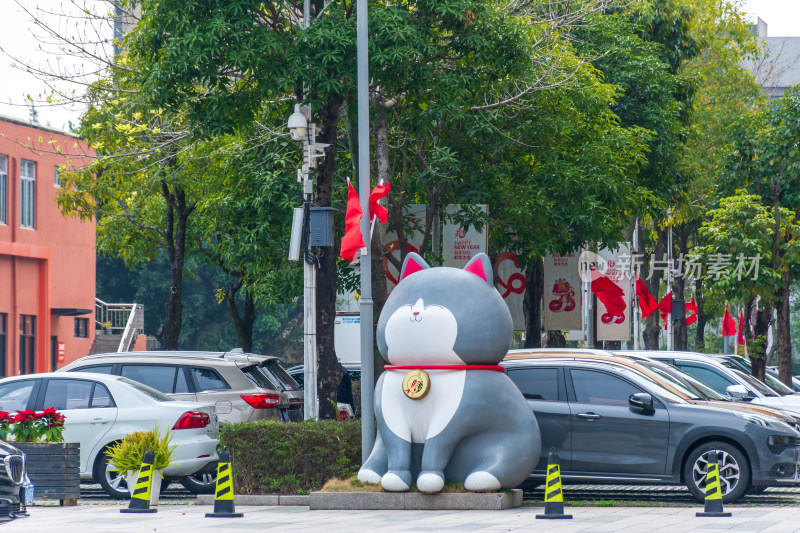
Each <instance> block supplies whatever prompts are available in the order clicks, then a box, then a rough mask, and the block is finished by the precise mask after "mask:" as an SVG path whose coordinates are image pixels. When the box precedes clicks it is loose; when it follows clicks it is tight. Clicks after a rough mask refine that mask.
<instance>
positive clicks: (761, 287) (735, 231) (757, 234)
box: [695, 190, 800, 379]
mask: <svg viewBox="0 0 800 533" xmlns="http://www.w3.org/2000/svg"><path fill="white" fill-rule="evenodd" d="M761 200H762V199H761V197H760V196H758V195H754V194H748V193H747V192H746V191H744V190H739V191H737V194H736V195H735V196H731V197H727V198H722V199H721V200H720V206H719V208H718V209H712V210H710V211H709V212H708V219H707V220H706V221H705V222H704V223H703V226H702V227H701V228H700V241H701V242H703V243H704V244H703V245H702V246H697V247H696V248H695V252H696V253H697V254H698V256H700V257H704V258H705V259H706V260H707V261H716V262H717V263H719V264H724V263H725V262H728V263H729V264H731V268H730V269H728V272H726V273H725V274H724V275H722V276H720V277H718V278H716V277H715V279H714V280H713V281H710V282H709V284H710V285H711V287H712V288H713V289H715V290H717V291H721V292H724V293H725V294H726V295H727V296H728V297H729V298H731V299H736V300H739V301H744V302H746V306H745V323H751V322H752V323H753V324H754V327H753V329H754V338H750V336H749V335H746V342H747V346H748V354H749V356H750V359H751V361H752V363H753V369H754V374H755V375H757V376H759V377H760V378H761V379H763V376H764V365H765V363H766V354H765V349H766V335H767V327H768V324H769V322H770V321H771V320H772V308H773V306H774V302H775V300H776V298H777V296H778V294H779V291H780V290H781V287H782V279H783V272H785V271H786V270H787V269H788V268H789V266H790V264H791V263H794V262H797V260H798V259H800V255H798V254H800V242H798V236H800V226H798V225H797V223H796V220H795V214H794V213H793V212H792V211H790V210H788V209H786V208H779V209H780V211H781V213H780V215H779V216H778V217H776V216H775V214H774V213H773V211H772V209H773V208H771V207H766V206H764V205H763V204H762V201H761ZM776 218H778V219H780V220H781V224H780V226H779V227H778V228H776V227H775V220H776ZM752 258H758V259H757V263H755V264H757V265H758V266H757V270H756V269H755V268H754V269H753V270H752V271H751V270H750V269H751V268H752V267H753V266H754V262H753V261H752ZM757 296H758V297H760V298H761V299H763V301H764V302H765V306H764V308H763V309H762V310H760V311H759V312H758V313H757V316H751V312H752V308H753V303H754V300H755V298H756V297H757ZM789 362H790V364H791V358H790V360H789Z"/></svg>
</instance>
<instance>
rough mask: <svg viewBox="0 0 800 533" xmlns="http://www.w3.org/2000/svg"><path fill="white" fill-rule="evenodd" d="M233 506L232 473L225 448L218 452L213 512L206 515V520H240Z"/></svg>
mask: <svg viewBox="0 0 800 533" xmlns="http://www.w3.org/2000/svg"><path fill="white" fill-rule="evenodd" d="M242 516H244V514H242V513H237V512H236V509H235V508H234V505H233V473H232V472H231V454H230V452H228V450H227V449H226V448H223V449H222V451H220V452H219V464H218V466H217V488H216V490H215V491H214V512H213V513H206V518H241V517H242Z"/></svg>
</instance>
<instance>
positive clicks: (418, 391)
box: [403, 369, 431, 400]
mask: <svg viewBox="0 0 800 533" xmlns="http://www.w3.org/2000/svg"><path fill="white" fill-rule="evenodd" d="M429 390H431V378H430V376H428V373H427V372H425V371H424V370H421V369H415V370H410V371H409V372H408V373H407V374H406V376H405V377H404V378H403V392H404V393H405V394H406V396H408V397H409V398H411V399H412V400H421V399H423V398H424V397H425V395H426V394H428V391H429Z"/></svg>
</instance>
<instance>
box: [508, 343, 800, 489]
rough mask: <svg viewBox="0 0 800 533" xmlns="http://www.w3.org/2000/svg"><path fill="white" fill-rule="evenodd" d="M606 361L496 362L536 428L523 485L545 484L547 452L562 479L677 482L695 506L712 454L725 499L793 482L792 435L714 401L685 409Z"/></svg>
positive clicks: (798, 458) (683, 402) (514, 355)
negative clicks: (532, 463)
mask: <svg viewBox="0 0 800 533" xmlns="http://www.w3.org/2000/svg"><path fill="white" fill-rule="evenodd" d="M613 357H614V356H612V355H611V354H609V357H608V359H611V362H608V361H593V360H591V359H588V358H580V357H570V356H569V355H566V354H563V353H562V354H558V353H554V354H552V356H551V357H546V356H544V355H542V356H539V357H530V356H529V354H526V353H524V351H522V352H514V351H512V352H510V353H509V355H508V356H507V357H506V359H505V360H504V361H503V362H502V363H501V364H502V365H503V366H504V367H505V369H506V372H507V374H508V376H509V377H510V378H511V380H512V381H514V383H515V384H516V385H517V386H518V387H519V389H520V390H521V391H522V393H523V395H524V396H525V397H526V398H527V399H528V404H529V405H530V406H531V409H532V410H533V411H534V413H535V415H536V419H537V421H538V423H539V428H540V431H541V435H542V457H541V460H540V462H539V464H538V465H537V467H536V469H535V470H534V472H533V473H532V474H531V479H533V480H535V481H542V480H544V479H545V476H546V472H545V469H546V463H547V455H548V453H549V451H550V450H551V449H555V450H556V451H557V452H558V456H559V462H560V465H561V476H562V478H563V479H565V480H569V481H583V482H592V481H605V482H607V481H608V480H614V481H616V482H625V483H671V484H685V485H686V486H687V487H688V488H689V490H690V491H691V493H692V495H693V496H694V497H695V498H696V499H697V500H698V501H703V499H704V497H705V471H706V470H705V466H706V462H707V458H708V454H709V452H710V451H711V450H716V451H717V454H718V459H719V463H720V482H721V485H722V493H723V500H724V501H726V502H731V501H734V500H736V499H738V498H740V497H741V496H742V495H744V494H745V492H746V491H747V490H748V489H749V488H750V486H751V485H756V486H771V485H781V484H790V483H798V482H799V481H800V480H798V479H797V476H796V472H797V470H798V466H800V451H798V447H797V443H798V439H800V432H798V431H797V430H795V429H794V428H793V427H791V426H789V425H788V424H786V423H784V422H783V421H781V420H780V419H778V418H775V417H770V416H762V415H757V414H753V413H749V412H745V411H737V410H733V409H729V408H727V407H725V406H724V402H722V403H723V405H713V406H712V405H708V404H706V405H703V404H692V403H690V402H689V401H688V400H687V399H685V397H683V396H681V395H680V394H677V393H676V392H673V391H672V390H670V389H668V388H667V387H665V386H663V385H661V384H659V383H658V382H657V381H655V380H654V379H651V378H650V377H648V376H647V375H645V374H644V373H643V372H641V371H638V370H636V369H634V368H631V367H629V366H627V365H624V364H619V363H613ZM620 359H621V358H620Z"/></svg>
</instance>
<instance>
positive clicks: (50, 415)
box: [39, 407, 66, 428]
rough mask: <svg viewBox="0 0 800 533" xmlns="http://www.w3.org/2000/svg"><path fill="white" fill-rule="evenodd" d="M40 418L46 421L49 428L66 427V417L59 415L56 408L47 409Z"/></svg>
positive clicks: (43, 410)
mask: <svg viewBox="0 0 800 533" xmlns="http://www.w3.org/2000/svg"><path fill="white" fill-rule="evenodd" d="M39 418H42V419H44V420H45V421H46V422H47V427H49V428H51V427H61V426H63V425H64V420H66V417H65V416H64V415H62V414H61V413H59V412H58V411H57V410H56V408H55V407H46V408H45V409H42V414H41V415H39Z"/></svg>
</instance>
